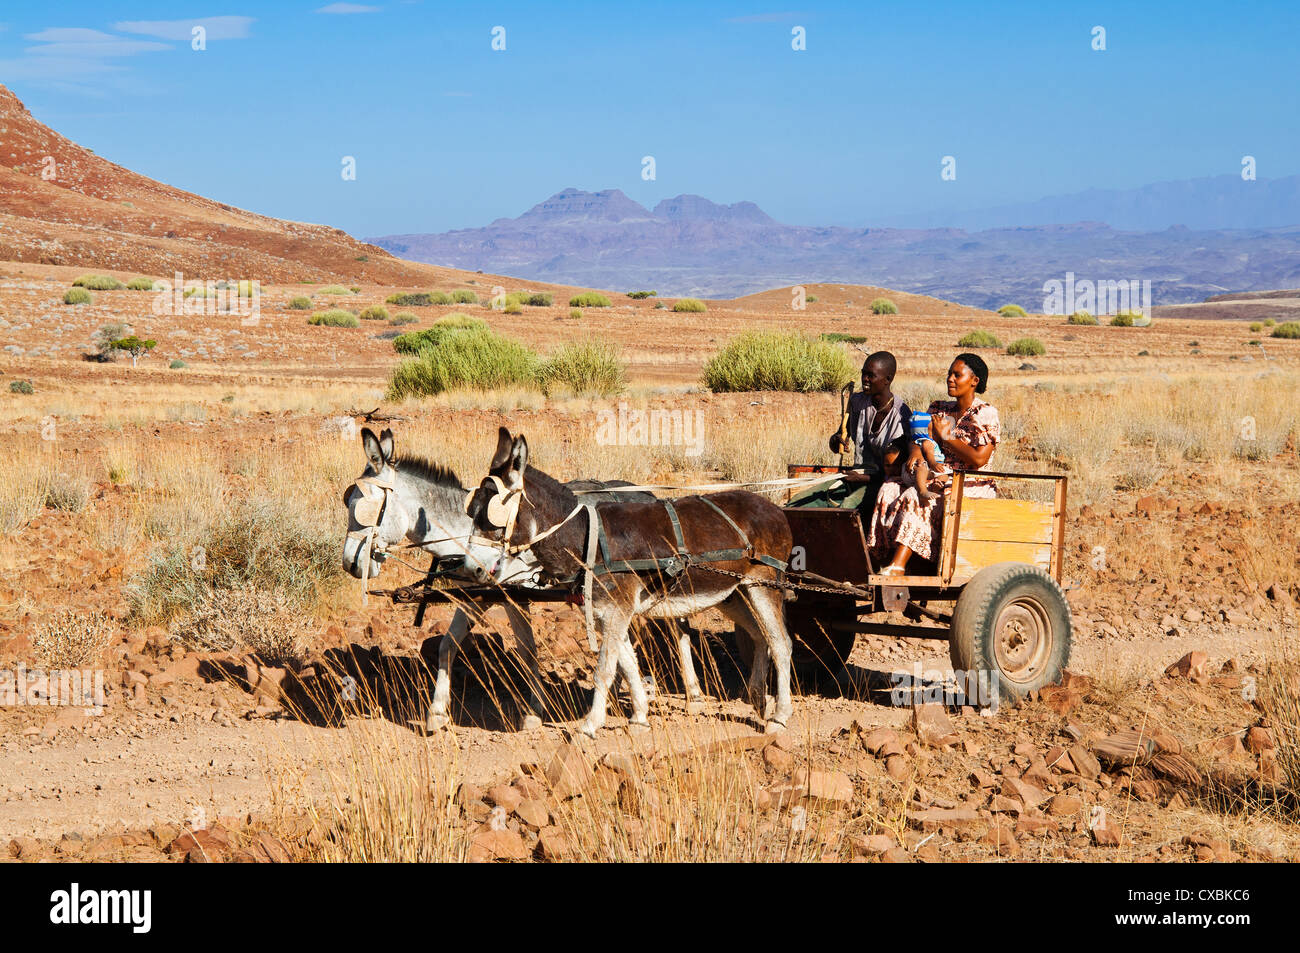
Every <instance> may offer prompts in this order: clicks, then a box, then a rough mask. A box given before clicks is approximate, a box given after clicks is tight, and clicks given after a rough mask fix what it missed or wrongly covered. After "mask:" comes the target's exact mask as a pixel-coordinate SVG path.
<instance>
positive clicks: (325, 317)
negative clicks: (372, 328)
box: [307, 308, 361, 328]
mask: <svg viewBox="0 0 1300 953" xmlns="http://www.w3.org/2000/svg"><path fill="white" fill-rule="evenodd" d="M307 323H308V324H316V325H324V326H325V327H330V328H359V327H361V322H360V321H359V320H357V316H356V315H355V314H353V313H352V312H351V311H344V310H343V309H342V308H331V309H330V310H329V311H319V312H317V313H316V314H313V315H312V316H311V317H310V318H308V319H307Z"/></svg>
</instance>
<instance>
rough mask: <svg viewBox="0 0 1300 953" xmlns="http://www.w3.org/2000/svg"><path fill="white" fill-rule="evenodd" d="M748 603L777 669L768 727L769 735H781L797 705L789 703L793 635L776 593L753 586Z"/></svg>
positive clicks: (778, 594)
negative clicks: (773, 707)
mask: <svg viewBox="0 0 1300 953" xmlns="http://www.w3.org/2000/svg"><path fill="white" fill-rule="evenodd" d="M746 596H747V601H748V603H749V605H750V607H751V609H752V611H753V613H754V615H755V617H756V618H757V619H758V622H759V625H761V626H762V630H763V638H764V640H765V641H766V642H767V648H768V652H769V653H770V654H771V656H772V665H773V667H774V668H775V669H776V710H775V711H774V712H773V713H772V718H771V720H770V721H768V723H767V730H768V731H769V732H775V731H780V730H782V729H784V728H785V726H786V725H787V724H788V723H789V721H790V716H791V715H792V714H793V713H794V705H793V703H792V702H791V700H790V663H791V656H792V655H793V646H792V645H791V643H790V633H789V632H788V631H786V627H785V614H784V612H783V606H782V602H781V594H780V593H779V592H777V591H776V590H774V589H768V588H765V587H759V586H751V587H749V588H748V592H747V593H746Z"/></svg>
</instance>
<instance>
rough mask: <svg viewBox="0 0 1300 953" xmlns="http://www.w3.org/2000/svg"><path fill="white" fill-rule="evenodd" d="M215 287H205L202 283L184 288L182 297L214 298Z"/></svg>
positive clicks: (215, 294)
mask: <svg viewBox="0 0 1300 953" xmlns="http://www.w3.org/2000/svg"><path fill="white" fill-rule="evenodd" d="M216 296H217V289H216V288H215V287H212V288H207V287H205V286H203V285H196V286H195V287H193V288H186V289H185V294H184V297H186V298H215V297H216Z"/></svg>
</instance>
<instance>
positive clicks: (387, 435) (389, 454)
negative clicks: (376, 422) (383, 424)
mask: <svg viewBox="0 0 1300 953" xmlns="http://www.w3.org/2000/svg"><path fill="white" fill-rule="evenodd" d="M379 452H380V453H382V454H383V455H384V459H385V460H387V461H389V462H391V461H392V459H393V432H392V431H391V430H387V429H385V430H384V431H383V432H382V433H381V434H380V435H379Z"/></svg>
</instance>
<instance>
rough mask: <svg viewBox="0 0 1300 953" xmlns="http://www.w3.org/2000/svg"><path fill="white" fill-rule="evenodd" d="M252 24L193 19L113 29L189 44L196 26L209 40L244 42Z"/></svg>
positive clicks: (224, 19)
mask: <svg viewBox="0 0 1300 953" xmlns="http://www.w3.org/2000/svg"><path fill="white" fill-rule="evenodd" d="M252 23H253V18H252V17H235V16H223V17H191V18H189V19H187V20H123V21H121V22H120V23H114V24H113V29H114V30H120V31H122V32H123V33H140V34H143V35H144V36H156V37H159V38H160V39H163V40H178V41H180V42H182V43H188V42H189V41H190V37H191V36H193V30H194V28H195V27H196V26H201V27H203V29H204V30H206V31H207V38H208V39H209V40H243V39H246V38H247V37H248V28H249V26H251V25H252Z"/></svg>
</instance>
